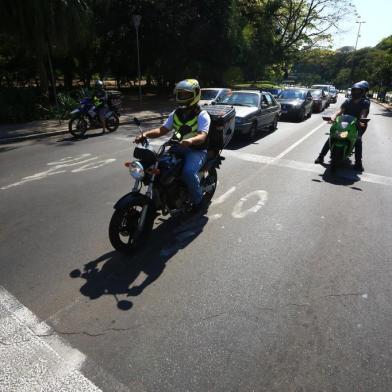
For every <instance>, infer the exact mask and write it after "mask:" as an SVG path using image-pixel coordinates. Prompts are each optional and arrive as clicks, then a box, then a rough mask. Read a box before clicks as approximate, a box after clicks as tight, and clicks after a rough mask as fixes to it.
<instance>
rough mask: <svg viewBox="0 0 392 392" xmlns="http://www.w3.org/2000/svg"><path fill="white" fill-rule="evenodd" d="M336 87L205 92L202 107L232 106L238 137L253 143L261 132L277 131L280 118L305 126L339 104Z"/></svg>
mask: <svg viewBox="0 0 392 392" xmlns="http://www.w3.org/2000/svg"><path fill="white" fill-rule="evenodd" d="M337 95H338V91H337V90H336V88H335V87H334V86H332V85H322V84H319V85H312V86H311V88H305V87H289V88H285V89H282V88H280V87H276V88H265V89H243V90H231V89H228V88H205V89H201V100H200V104H201V105H230V106H233V107H234V108H235V110H236V115H235V130H234V133H235V136H237V137H246V138H248V139H249V140H253V139H254V138H255V137H256V135H257V133H258V132H259V131H274V130H275V129H276V128H277V124H278V120H279V119H280V118H287V119H289V120H291V119H294V120H296V121H299V122H302V121H304V120H305V118H309V117H311V115H312V113H314V112H318V113H320V112H322V111H323V110H324V109H326V108H327V107H328V106H329V105H330V104H331V103H336V102H337Z"/></svg>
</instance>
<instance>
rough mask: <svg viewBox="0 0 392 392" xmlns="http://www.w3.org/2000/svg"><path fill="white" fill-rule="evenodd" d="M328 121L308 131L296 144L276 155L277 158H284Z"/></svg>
mask: <svg viewBox="0 0 392 392" xmlns="http://www.w3.org/2000/svg"><path fill="white" fill-rule="evenodd" d="M326 124H327V123H325V122H323V123H321V124H320V125H319V126H317V127H316V128H314V129H312V130H311V131H310V132H309V133H307V134H306V135H305V136H304V137H302V138H301V139H299V140H297V141H296V142H295V143H294V144H292V145H291V146H290V147H288V148H286V149H285V150H284V151H283V152H281V153H280V154H279V155H278V156H276V157H275V158H276V159H282V158H283V157H284V156H285V155H287V154H288V153H289V152H290V151H292V150H294V148H295V147H297V146H298V145H299V144H301V143H302V142H303V141H304V140H306V139H307V138H308V137H310V136H312V135H313V134H314V133H315V132H317V131H318V130H319V129H320V128H321V127H322V126H323V125H326Z"/></svg>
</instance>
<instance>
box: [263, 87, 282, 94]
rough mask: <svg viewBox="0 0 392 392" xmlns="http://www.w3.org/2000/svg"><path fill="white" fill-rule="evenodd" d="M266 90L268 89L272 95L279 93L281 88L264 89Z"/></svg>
mask: <svg viewBox="0 0 392 392" xmlns="http://www.w3.org/2000/svg"><path fill="white" fill-rule="evenodd" d="M264 91H268V92H269V93H271V94H272V95H278V94H279V92H280V90H279V89H277V88H266V89H264Z"/></svg>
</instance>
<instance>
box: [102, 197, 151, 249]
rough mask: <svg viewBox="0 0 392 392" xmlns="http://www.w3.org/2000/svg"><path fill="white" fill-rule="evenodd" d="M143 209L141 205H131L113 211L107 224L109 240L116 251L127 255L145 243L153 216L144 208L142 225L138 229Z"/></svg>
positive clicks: (148, 209) (149, 210) (149, 209)
mask: <svg viewBox="0 0 392 392" xmlns="http://www.w3.org/2000/svg"><path fill="white" fill-rule="evenodd" d="M143 208H144V205H142V204H132V205H129V206H128V207H127V208H121V209H118V210H115V211H114V213H113V216H112V219H111V220H110V224H109V239H110V243H111V244H112V246H113V248H114V249H116V250H117V251H119V252H121V253H126V254H129V253H130V252H132V251H133V250H135V249H136V248H137V247H138V246H140V245H142V243H144V242H145V241H146V239H147V237H148V235H149V233H150V232H151V230H152V227H153V224H154V215H153V213H152V211H151V208H148V207H146V208H147V214H146V218H145V221H144V225H143V227H142V228H140V229H138V225H139V221H140V218H141V216H142V212H143Z"/></svg>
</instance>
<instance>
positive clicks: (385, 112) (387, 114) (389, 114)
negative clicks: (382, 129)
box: [372, 109, 392, 117]
mask: <svg viewBox="0 0 392 392" xmlns="http://www.w3.org/2000/svg"><path fill="white" fill-rule="evenodd" d="M372 116H383V117H392V111H390V110H387V109H383V111H382V112H381V113H373V114H372Z"/></svg>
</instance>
